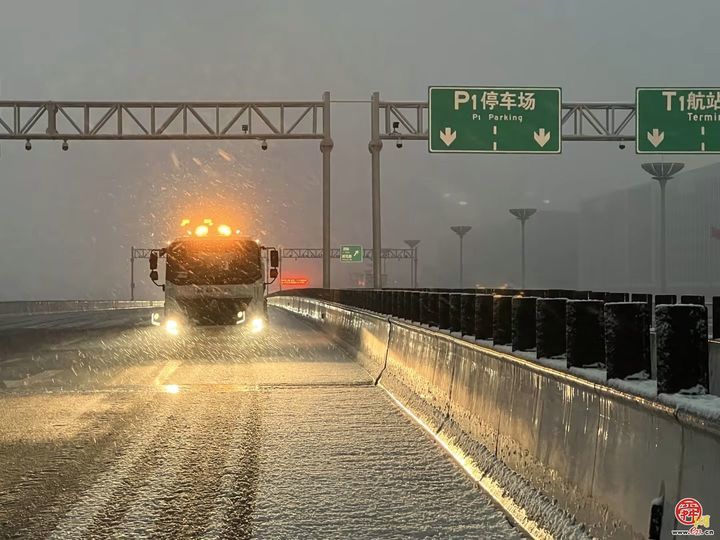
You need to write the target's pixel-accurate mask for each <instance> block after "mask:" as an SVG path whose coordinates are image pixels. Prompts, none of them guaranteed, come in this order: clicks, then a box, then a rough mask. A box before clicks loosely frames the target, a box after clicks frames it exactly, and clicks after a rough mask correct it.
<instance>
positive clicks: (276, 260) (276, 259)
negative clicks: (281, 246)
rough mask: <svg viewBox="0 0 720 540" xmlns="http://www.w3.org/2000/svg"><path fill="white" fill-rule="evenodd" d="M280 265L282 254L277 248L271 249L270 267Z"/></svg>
mask: <svg viewBox="0 0 720 540" xmlns="http://www.w3.org/2000/svg"><path fill="white" fill-rule="evenodd" d="M278 266H280V254H279V253H278V250H277V249H271V250H270V267H271V268H277V267H278Z"/></svg>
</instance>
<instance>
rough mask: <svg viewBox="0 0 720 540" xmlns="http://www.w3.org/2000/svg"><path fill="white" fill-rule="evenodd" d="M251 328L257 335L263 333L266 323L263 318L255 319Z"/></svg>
mask: <svg viewBox="0 0 720 540" xmlns="http://www.w3.org/2000/svg"><path fill="white" fill-rule="evenodd" d="M251 328H252V331H253V332H255V333H257V332H262V330H263V328H265V321H263V320H262V318H261V317H255V318H254V319H253V320H252V323H251Z"/></svg>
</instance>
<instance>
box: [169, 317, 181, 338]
mask: <svg viewBox="0 0 720 540" xmlns="http://www.w3.org/2000/svg"><path fill="white" fill-rule="evenodd" d="M165 330H166V331H167V333H168V334H170V335H171V336H177V335H178V333H180V324H179V323H178V322H177V321H176V320H175V319H168V321H167V322H166V323H165Z"/></svg>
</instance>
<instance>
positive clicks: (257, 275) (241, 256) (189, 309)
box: [150, 235, 279, 331]
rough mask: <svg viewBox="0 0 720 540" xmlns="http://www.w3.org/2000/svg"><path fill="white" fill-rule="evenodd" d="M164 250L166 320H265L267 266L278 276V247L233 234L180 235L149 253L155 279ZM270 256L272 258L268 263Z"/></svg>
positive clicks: (175, 323) (170, 324) (255, 323)
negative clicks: (159, 258) (266, 246)
mask: <svg viewBox="0 0 720 540" xmlns="http://www.w3.org/2000/svg"><path fill="white" fill-rule="evenodd" d="M161 255H165V284H164V286H163V288H164V291H165V317H164V322H165V326H166V327H167V328H168V330H169V331H171V329H172V328H177V327H179V326H183V325H236V324H239V325H242V324H249V325H250V326H251V327H252V329H253V330H255V331H258V330H261V329H262V328H263V327H264V326H265V324H266V323H267V300H266V291H267V286H268V285H269V283H272V281H269V282H268V281H266V279H267V276H266V270H267V266H269V267H270V268H269V270H270V271H269V277H270V279H271V280H274V279H275V278H276V277H277V273H278V270H277V267H278V262H279V261H278V252H277V250H275V249H272V248H264V247H262V246H260V245H259V243H258V242H256V241H254V240H252V239H249V238H242V237H238V236H234V235H232V236H231V235H227V236H224V235H217V236H188V237H183V238H178V239H176V240H174V241H172V242H170V244H168V246H167V248H164V249H163V250H161V251H160V252H158V253H153V254H151V256H150V269H151V272H150V277H151V279H153V281H154V282H156V280H157V278H158V275H157V262H158V256H161ZM266 258H267V259H269V261H268V263H269V264H266Z"/></svg>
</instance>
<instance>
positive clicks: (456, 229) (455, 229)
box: [450, 225, 472, 289]
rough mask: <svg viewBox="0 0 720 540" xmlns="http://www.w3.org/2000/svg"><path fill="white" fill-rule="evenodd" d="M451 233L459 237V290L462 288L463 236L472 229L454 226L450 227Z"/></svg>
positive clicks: (465, 226) (464, 226) (466, 226)
mask: <svg viewBox="0 0 720 540" xmlns="http://www.w3.org/2000/svg"><path fill="white" fill-rule="evenodd" d="M450 229H452V231H453V232H454V233H455V234H457V235H458V236H459V237H460V288H461V289H462V286H463V236H465V235H466V234H467V233H468V231H469V230H470V229H472V227H470V226H469V225H455V226H453V227H450Z"/></svg>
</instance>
